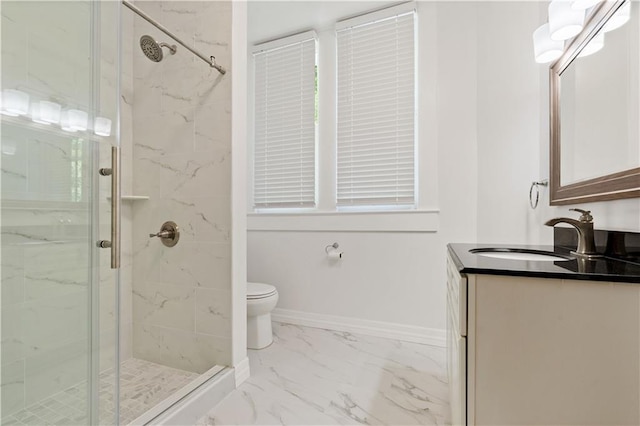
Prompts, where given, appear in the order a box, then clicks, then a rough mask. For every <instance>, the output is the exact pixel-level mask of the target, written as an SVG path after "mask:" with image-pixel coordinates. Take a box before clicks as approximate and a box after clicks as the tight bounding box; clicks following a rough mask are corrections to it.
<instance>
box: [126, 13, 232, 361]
mask: <svg viewBox="0 0 640 426" xmlns="http://www.w3.org/2000/svg"><path fill="white" fill-rule="evenodd" d="M139 4H140V8H141V9H143V10H145V11H146V12H147V13H148V14H149V15H151V16H153V17H154V18H155V19H157V20H158V21H159V22H161V23H162V24H163V25H165V26H166V27H167V28H169V29H171V31H174V32H175V33H176V34H177V35H178V36H179V37H180V38H182V39H183V40H185V41H186V42H188V43H192V45H193V46H194V47H195V48H196V49H198V50H200V51H202V52H204V53H205V54H207V55H215V56H216V59H217V60H218V62H219V63H220V64H222V65H224V66H225V67H227V69H228V68H229V66H230V63H231V53H230V52H231V3H230V2H183V1H180V2H139ZM143 34H149V35H151V36H152V37H154V38H155V39H156V40H159V41H165V42H168V43H171V44H173V42H172V41H171V40H170V39H168V37H166V36H165V35H164V34H162V33H160V32H159V31H157V30H156V29H155V28H154V27H152V26H151V25H150V24H149V23H147V22H146V21H144V20H142V19H140V18H138V17H136V18H135V23H134V40H133V43H134V44H136V45H137V43H138V39H139V37H140V36H141V35H143ZM164 53H165V56H164V59H163V61H162V62H160V63H154V62H151V61H149V60H148V59H147V58H146V57H145V56H144V55H142V53H140V52H138V51H136V52H134V55H133V61H134V62H133V66H134V73H133V75H134V103H133V123H134V124H133V140H134V144H133V190H134V192H135V193H136V194H140V195H148V196H149V197H150V200H149V201H146V202H139V203H136V204H135V205H134V207H133V235H134V258H133V264H134V268H133V355H134V357H135V358H142V359H145V360H149V361H152V362H156V363H160V364H164V365H167V366H170V367H174V368H179V369H183V370H187V371H192V372H197V373H202V372H204V371H206V370H208V369H209V368H211V367H212V366H213V365H216V364H218V365H228V364H229V363H230V358H231V322H230V320H231V235H230V233H231V217H230V215H231V213H230V211H231V207H230V195H231V78H232V76H231V75H232V73H231V72H229V73H227V74H226V75H224V76H222V75H220V74H219V73H218V72H217V71H216V70H214V69H212V68H210V67H209V66H207V64H205V63H204V62H202V61H201V60H200V59H198V58H197V57H195V56H193V55H192V54H191V53H189V52H188V51H186V50H185V49H184V48H182V47H181V46H178V51H177V53H176V54H175V55H170V54H168V52H167V51H166V50H165V52H164ZM167 220H173V221H175V222H176V223H177V224H178V225H179V227H180V229H181V237H180V242H179V243H178V245H177V246H175V247H173V248H167V247H165V246H163V245H162V244H161V243H160V241H159V240H158V239H155V238H154V239H149V234H150V233H152V232H157V231H158V230H159V228H160V225H161V224H162V223H163V222H164V221H167Z"/></svg>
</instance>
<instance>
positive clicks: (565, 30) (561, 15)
mask: <svg viewBox="0 0 640 426" xmlns="http://www.w3.org/2000/svg"><path fill="white" fill-rule="evenodd" d="M584 16H585V11H584V10H575V9H572V8H571V2H569V1H568V0H553V1H552V2H551V3H550V4H549V32H550V34H551V39H552V40H556V41H564V40H568V39H570V38H572V37H574V36H576V35H577V34H579V33H580V31H582V28H583V27H584Z"/></svg>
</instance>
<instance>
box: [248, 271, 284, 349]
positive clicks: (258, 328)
mask: <svg viewBox="0 0 640 426" xmlns="http://www.w3.org/2000/svg"><path fill="white" fill-rule="evenodd" d="M277 303H278V291H277V290H276V288H275V287H274V286H272V285H270V284H264V283H247V348H249V349H262V348H266V347H267V346H269V345H270V344H271V343H272V342H273V333H272V331H271V311H272V310H273V308H275V307H276V304H277Z"/></svg>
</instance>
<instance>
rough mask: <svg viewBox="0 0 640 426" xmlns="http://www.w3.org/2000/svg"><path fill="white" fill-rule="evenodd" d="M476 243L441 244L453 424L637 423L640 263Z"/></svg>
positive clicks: (558, 250) (639, 418)
mask: <svg viewBox="0 0 640 426" xmlns="http://www.w3.org/2000/svg"><path fill="white" fill-rule="evenodd" d="M482 247H486V246H481V245H471V244H450V245H449V246H448V259H447V301H448V305H447V308H448V309H447V311H448V312H447V316H448V321H447V323H448V324H447V339H448V344H447V348H448V358H449V363H448V364H449V365H448V373H449V384H450V390H451V408H452V419H451V420H452V424H466V425H498V424H500V425H507V424H508V425H519V424H522V425H524V424H529V425H531V424H535V425H551V424H567V425H568V424H573V425H588V424H600V425H604V424H607V425H610V424H634V425H637V424H640V264H636V263H630V262H623V261H619V260H614V259H609V258H599V259H596V260H589V261H582V260H579V259H576V258H573V257H571V256H570V254H569V250H564V249H562V248H558V247H556V248H554V247H531V246H527V247H524V246H520V248H526V249H532V248H533V249H539V250H543V251H550V252H555V253H556V254H557V255H558V256H560V260H545V261H540V260H518V259H503V258H496V257H487V256H484V255H480V254H476V253H472V252H470V250H474V249H478V248H482ZM491 247H500V246H495V245H492V246H491ZM511 247H513V246H511ZM516 247H517V246H516ZM524 259H526V256H525V257H524Z"/></svg>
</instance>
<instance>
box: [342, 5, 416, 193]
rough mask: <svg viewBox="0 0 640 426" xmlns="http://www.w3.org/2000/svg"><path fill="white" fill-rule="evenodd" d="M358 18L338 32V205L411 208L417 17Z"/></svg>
mask: <svg viewBox="0 0 640 426" xmlns="http://www.w3.org/2000/svg"><path fill="white" fill-rule="evenodd" d="M363 18H365V22H363ZM356 19H357V20H358V23H357V24H354V25H351V26H348V25H345V23H341V24H342V25H340V24H339V25H340V27H342V28H340V27H337V30H336V37H337V204H338V206H367V205H368V206H399V205H414V204H415V195H414V194H415V80H416V78H415V73H416V71H415V46H414V45H415V36H414V28H415V25H414V22H415V12H414V11H410V12H404V13H401V14H396V15H393V16H390V17H389V16H387V17H384V18H380V15H379V13H378V14H375V18H372V19H371V20H370V21H369V22H366V16H362V17H359V18H356ZM374 19H375V20H374Z"/></svg>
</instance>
